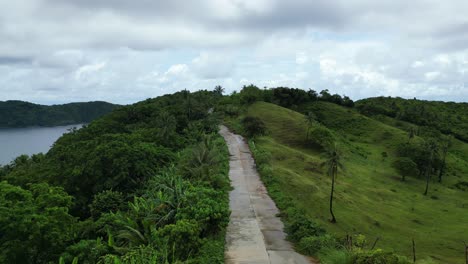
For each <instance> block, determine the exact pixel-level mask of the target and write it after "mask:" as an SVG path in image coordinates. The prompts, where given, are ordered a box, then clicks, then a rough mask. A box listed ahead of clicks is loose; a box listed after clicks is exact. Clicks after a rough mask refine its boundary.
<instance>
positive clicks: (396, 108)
mask: <svg viewBox="0 0 468 264" xmlns="http://www.w3.org/2000/svg"><path fill="white" fill-rule="evenodd" d="M356 106H357V108H358V109H359V111H360V112H361V113H363V114H365V115H368V116H374V115H378V114H381V115H385V116H389V117H392V118H397V119H399V120H403V121H408V122H411V123H414V124H416V125H419V126H426V127H431V128H435V129H436V130H438V131H440V132H442V133H444V134H453V135H455V137H457V138H458V139H461V140H463V141H465V142H466V141H468V132H467V131H468V117H467V115H466V113H467V111H468V104H467V103H454V102H436V101H423V100H415V99H414V100H408V99H403V98H399V97H396V98H392V97H375V98H368V99H363V100H360V101H358V102H357V103H356Z"/></svg>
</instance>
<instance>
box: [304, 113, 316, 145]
mask: <svg viewBox="0 0 468 264" xmlns="http://www.w3.org/2000/svg"><path fill="white" fill-rule="evenodd" d="M304 118H305V121H306V123H307V134H306V140H308V139H309V132H310V129H311V128H312V126H313V125H314V123H315V122H316V121H317V116H316V115H315V114H314V113H313V112H310V111H309V112H307V114H306V115H305V116H304Z"/></svg>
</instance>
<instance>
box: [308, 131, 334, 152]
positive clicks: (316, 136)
mask: <svg viewBox="0 0 468 264" xmlns="http://www.w3.org/2000/svg"><path fill="white" fill-rule="evenodd" d="M309 141H310V143H312V144H313V145H317V146H320V147H322V148H327V147H329V146H330V145H332V144H333V142H335V137H334V136H333V134H332V133H331V132H330V130H329V129H328V128H326V127H324V126H316V127H315V128H314V129H312V130H311V131H310V133H309Z"/></svg>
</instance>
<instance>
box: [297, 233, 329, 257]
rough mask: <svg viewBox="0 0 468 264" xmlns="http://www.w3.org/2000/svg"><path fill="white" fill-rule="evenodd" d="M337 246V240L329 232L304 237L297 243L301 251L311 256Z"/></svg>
mask: <svg viewBox="0 0 468 264" xmlns="http://www.w3.org/2000/svg"><path fill="white" fill-rule="evenodd" d="M337 246H338V243H337V241H336V240H335V238H334V237H332V236H331V235H329V234H326V235H322V236H308V237H303V238H302V239H301V240H300V241H299V243H298V244H297V248H298V250H299V252H301V253H304V254H306V255H309V256H315V255H317V253H318V252H319V251H321V250H330V249H334V248H336V247H337Z"/></svg>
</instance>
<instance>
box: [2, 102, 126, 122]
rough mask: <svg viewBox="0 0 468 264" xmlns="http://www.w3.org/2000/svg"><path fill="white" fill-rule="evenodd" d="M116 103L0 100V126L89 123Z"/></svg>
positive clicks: (112, 107) (111, 108) (110, 109)
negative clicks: (34, 102)
mask: <svg viewBox="0 0 468 264" xmlns="http://www.w3.org/2000/svg"><path fill="white" fill-rule="evenodd" d="M116 107H118V105H115V104H111V103H107V102H100V101H96V102H86V103H69V104H63V105H51V106H48V105H38V104H33V103H29V102H23V101H4V102H3V101H0V127H3V128H5V127H15V128H16V127H30V126H48V127H50V126H62V125H72V124H83V123H89V122H91V121H92V120H94V119H96V118H98V117H101V116H103V115H104V114H107V113H109V112H110V111H112V110H113V109H115V108H116Z"/></svg>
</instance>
